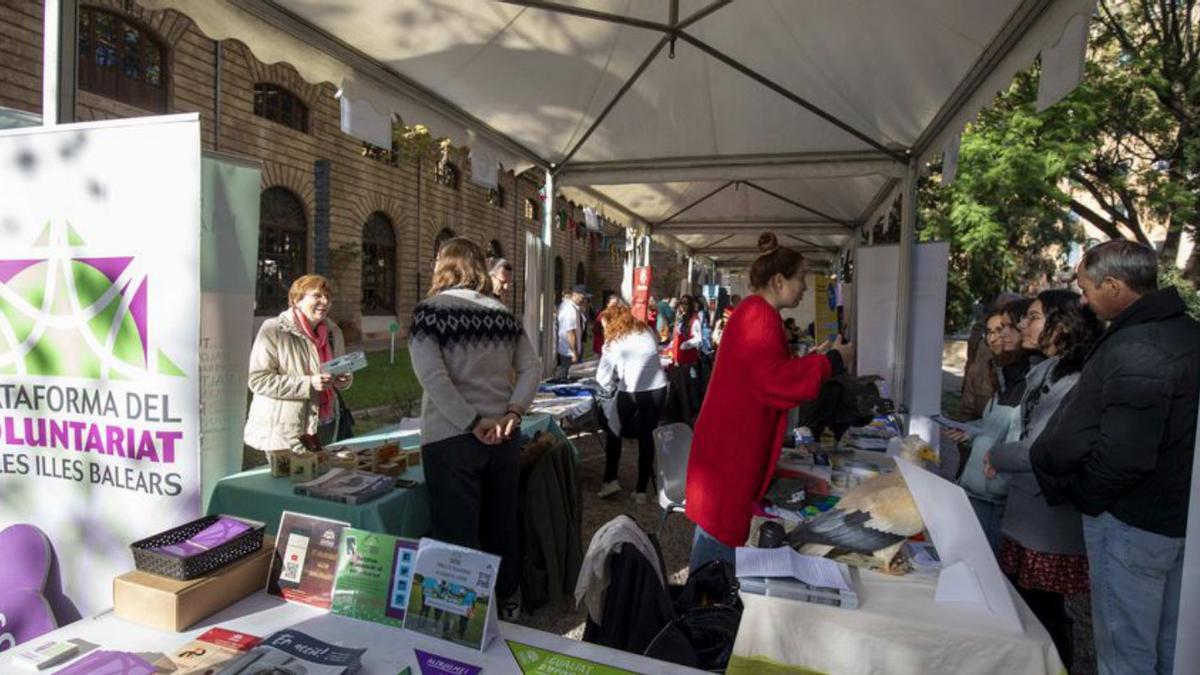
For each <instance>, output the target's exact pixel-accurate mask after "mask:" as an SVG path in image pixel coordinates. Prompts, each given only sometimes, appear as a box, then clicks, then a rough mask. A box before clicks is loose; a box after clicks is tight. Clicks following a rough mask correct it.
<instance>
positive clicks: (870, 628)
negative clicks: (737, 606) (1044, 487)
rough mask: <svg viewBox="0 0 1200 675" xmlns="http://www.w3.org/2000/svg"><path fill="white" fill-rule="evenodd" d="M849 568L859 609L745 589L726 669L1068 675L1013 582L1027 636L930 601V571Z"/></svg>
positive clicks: (736, 672) (736, 674)
mask: <svg viewBox="0 0 1200 675" xmlns="http://www.w3.org/2000/svg"><path fill="white" fill-rule="evenodd" d="M855 573H856V575H857V576H858V590H859V599H860V602H861V606H860V607H859V608H858V609H840V608H837V607H830V606H827V605H815V604H811V603H807V602H799V601H794V600H785V599H781V598H768V597H763V596H761V595H754V594H751V593H743V594H742V601H743V602H744V603H745V605H746V611H745V613H744V614H743V615H742V623H741V626H740V627H739V629H738V635H737V642H736V643H735V645H734V658H733V661H732V662H731V663H730V667H729V670H728V671H727V673H730V674H731V675H749V674H751V673H753V674H754V675H762V674H769V673H790V672H797V673H814V672H815V673H829V674H830V675H833V674H837V675H853V674H858V673H862V674H864V675H865V674H867V673H892V674H895V675H906V674H909V673H912V674H914V675H915V674H918V673H919V674H922V675H924V674H927V673H928V674H932V673H948V674H949V673H952V674H954V675H971V674H974V673H978V674H980V675H983V674H985V673H987V674H992V673H1022V674H1024V675H1032V674H1035V673H1037V674H1041V673H1044V674H1045V675H1062V674H1063V673H1065V672H1066V671H1065V669H1064V668H1063V665H1062V661H1061V660H1060V659H1059V656H1058V652H1057V651H1056V650H1055V649H1054V643H1053V642H1051V640H1050V636H1049V634H1047V633H1046V629H1045V628H1043V627H1042V625H1041V624H1040V623H1039V622H1038V620H1037V619H1036V618H1035V617H1034V616H1033V614H1032V613H1031V612H1030V611H1029V607H1028V606H1026V605H1025V603H1024V602H1023V601H1022V600H1021V599H1020V598H1019V597H1018V596H1017V594H1016V592H1015V591H1014V590H1013V589H1012V587H1011V586H1010V587H1009V592H1010V593H1011V594H1012V596H1013V602H1014V603H1015V604H1016V606H1017V611H1018V612H1020V614H1021V621H1022V623H1023V624H1024V626H1025V634H1024V635H1011V634H1006V633H1004V632H1003V631H1002V630H1000V629H998V628H997V627H996V625H995V624H994V623H993V622H992V621H991V620H990V619H989V618H988V617H987V616H985V615H980V614H979V613H978V612H977V611H975V610H971V609H968V608H965V607H961V606H955V605H953V604H948V603H940V604H939V603H935V602H934V601H933V594H934V589H935V588H936V586H937V577H936V576H935V575H932V574H928V573H911V574H908V575H905V576H902V577H891V576H887V575H884V574H878V573H875V572H868V571H864V570H855ZM789 666H790V667H789Z"/></svg>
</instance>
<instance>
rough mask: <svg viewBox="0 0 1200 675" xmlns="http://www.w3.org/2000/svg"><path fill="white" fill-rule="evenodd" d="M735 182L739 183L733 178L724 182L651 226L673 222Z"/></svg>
mask: <svg viewBox="0 0 1200 675" xmlns="http://www.w3.org/2000/svg"><path fill="white" fill-rule="evenodd" d="M735 183H737V181H732V180H731V181H729V182H727V183H725V184H724V185H722V186H721V187H719V188H717V189H715V190H713V191H711V192H709V193H708V194H706V195H704V196H703V197H701V198H699V199H697V200H696V201H694V202H692V203H691V204H688V205H687V206H685V207H683V208H682V209H679V210H678V211H676V212H675V213H672V214H671V215H669V216H667V217H666V218H663V219H662V220H660V221H658V222H656V223H652V224H651V227H657V226H659V225H664V224H666V223H669V222H671V221H672V220H674V219H675V218H677V217H678V216H680V215H682V214H683V213H684V212H685V211H687V210H688V209H690V208H692V207H693V206H697V205H699V204H702V203H704V202H706V201H708V200H709V199H711V198H712V197H714V196H715V195H716V194H717V193H718V192H721V191H722V190H724V189H725V188H727V187H729V186H730V185H734V184H735Z"/></svg>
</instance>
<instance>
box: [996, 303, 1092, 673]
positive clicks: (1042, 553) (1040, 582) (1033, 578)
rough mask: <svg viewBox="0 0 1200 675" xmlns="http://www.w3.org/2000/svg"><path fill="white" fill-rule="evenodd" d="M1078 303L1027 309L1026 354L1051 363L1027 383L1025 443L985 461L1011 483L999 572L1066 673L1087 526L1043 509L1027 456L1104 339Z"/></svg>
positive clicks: (1070, 514)
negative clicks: (1071, 608)
mask: <svg viewBox="0 0 1200 675" xmlns="http://www.w3.org/2000/svg"><path fill="white" fill-rule="evenodd" d="M1079 299H1080V296H1079V295H1078V294H1077V293H1072V292H1071V291H1063V290H1051V291H1043V292H1042V293H1040V294H1039V295H1038V297H1037V299H1036V300H1034V301H1033V304H1032V305H1031V306H1030V307H1029V311H1028V312H1027V313H1026V315H1025V319H1024V321H1022V322H1021V325H1020V329H1021V339H1022V346H1023V347H1024V348H1025V349H1028V350H1031V351H1037V352H1038V353H1040V354H1041V355H1043V356H1045V357H1046V358H1045V360H1044V361H1042V362H1041V363H1038V364H1037V365H1035V366H1034V367H1032V368H1031V369H1030V371H1029V374H1028V375H1027V376H1026V379H1025V395H1024V396H1023V397H1022V399H1021V436H1020V439H1019V440H1018V441H1015V442H1012V443H1005V444H1002V445H999V446H997V447H995V448H993V449H992V450H991V451H990V452H989V453H988V454H987V456H986V457H985V459H984V461H985V472H986V474H987V475H990V476H995V475H1003V476H1007V477H1008V501H1007V503H1006V506H1005V512H1004V519H1003V521H1002V522H1001V524H1000V533H1001V542H1000V556H999V557H1000V568H1001V569H1002V570H1003V571H1004V573H1005V574H1007V575H1009V578H1010V579H1012V580H1013V583H1014V584H1015V585H1016V587H1017V592H1019V593H1020V594H1021V597H1022V598H1024V599H1025V602H1026V603H1027V604H1028V605H1029V608H1030V609H1031V610H1033V613H1034V615H1035V616H1037V617H1038V619H1039V620H1040V621H1041V622H1042V625H1044V626H1045V627H1046V630H1047V631H1048V632H1049V633H1050V637H1051V638H1052V639H1053V640H1054V644H1055V646H1056V647H1057V648H1058V653H1059V656H1061V657H1062V660H1063V663H1064V665H1065V666H1066V667H1067V669H1068V670H1070V669H1071V664H1072V660H1073V659H1072V655H1073V640H1072V638H1071V624H1072V622H1071V619H1070V618H1069V617H1068V616H1067V612H1066V607H1065V598H1066V596H1068V595H1074V594H1077V593H1086V592H1088V572H1087V569H1088V568H1087V554H1086V549H1085V547H1084V543H1083V523H1082V521H1081V520H1080V516H1079V512H1078V511H1076V510H1075V508H1074V507H1073V506H1071V505H1069V504H1062V505H1059V506H1050V505H1049V504H1047V503H1046V500H1045V498H1044V497H1043V496H1042V490H1041V487H1040V486H1039V485H1038V482H1037V479H1036V478H1035V477H1034V475H1033V466H1032V463H1031V462H1030V456H1029V450H1030V448H1031V447H1032V446H1033V442H1034V441H1035V440H1036V439H1037V437H1038V434H1040V433H1041V432H1042V429H1044V428H1045V427H1046V424H1047V422H1049V421H1050V418H1051V416H1053V414H1054V413H1055V411H1056V410H1058V407H1059V405H1060V404H1061V403H1062V401H1063V399H1064V398H1065V397H1066V396H1067V394H1068V393H1070V391H1071V389H1073V388H1074V387H1075V382H1076V381H1077V380H1078V379H1079V370H1080V369H1081V368H1082V367H1083V362H1084V360H1085V358H1086V357H1087V354H1088V351H1089V350H1091V348H1092V345H1093V344H1094V343H1095V342H1096V339H1097V338H1098V337H1099V336H1100V333H1101V326H1100V321H1099V320H1098V319H1097V318H1096V315H1095V314H1094V313H1092V310H1091V309H1089V308H1088V307H1085V306H1084V305H1083V304H1081V303H1080V301H1079Z"/></svg>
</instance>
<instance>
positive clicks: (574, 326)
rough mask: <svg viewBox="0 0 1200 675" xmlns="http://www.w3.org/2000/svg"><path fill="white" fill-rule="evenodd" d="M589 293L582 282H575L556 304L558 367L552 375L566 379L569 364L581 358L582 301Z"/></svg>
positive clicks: (584, 300)
mask: <svg viewBox="0 0 1200 675" xmlns="http://www.w3.org/2000/svg"><path fill="white" fill-rule="evenodd" d="M588 296H589V293H588V292H587V287H586V286H584V285H583V284H577V285H576V286H575V287H573V288H572V289H571V291H570V292H569V293H567V295H566V297H564V298H563V301H562V303H561V304H559V306H558V367H557V368H555V369H554V376H555V377H556V378H558V379H560V380H563V379H566V378H567V376H568V375H569V374H570V372H571V365H572V364H575V363H579V362H580V361H582V360H583V303H584V302H586V301H587V298H588Z"/></svg>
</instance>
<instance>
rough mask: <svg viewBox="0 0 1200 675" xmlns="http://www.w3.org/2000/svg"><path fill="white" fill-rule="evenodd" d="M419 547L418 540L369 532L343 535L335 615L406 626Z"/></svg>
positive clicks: (335, 593) (347, 532)
mask: <svg viewBox="0 0 1200 675" xmlns="http://www.w3.org/2000/svg"><path fill="white" fill-rule="evenodd" d="M419 544H420V542H419V541H418V540H416V539H405V538H403V537H393V536H391V535H386V534H379V533H377V532H368V531H366V530H356V529H353V528H350V529H347V530H345V531H343V532H342V548H341V553H340V555H339V557H338V566H337V580H336V582H335V583H334V587H333V613H334V614H338V615H340V616H348V617H350V618H353V619H362V620H363V621H374V622H375V623H382V624H385V625H388V626H396V627H401V626H403V625H404V612H405V610H406V609H407V608H408V598H409V595H410V593H411V591H412V577H413V566H414V564H415V563H416V558H417V547H418V545H419Z"/></svg>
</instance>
